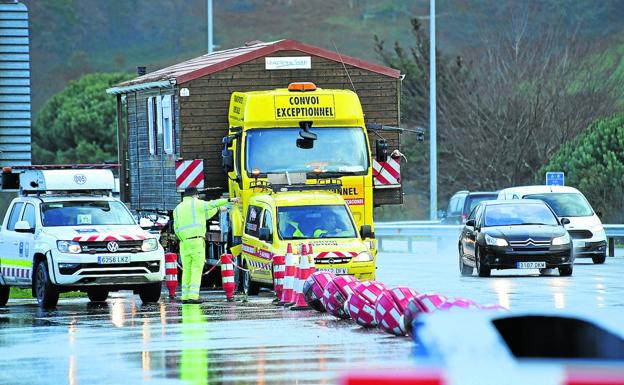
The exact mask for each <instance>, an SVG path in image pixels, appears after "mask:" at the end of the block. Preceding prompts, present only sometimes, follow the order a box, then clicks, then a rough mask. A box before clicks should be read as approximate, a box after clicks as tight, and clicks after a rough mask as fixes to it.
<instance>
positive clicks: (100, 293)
mask: <svg viewBox="0 0 624 385" xmlns="http://www.w3.org/2000/svg"><path fill="white" fill-rule="evenodd" d="M87 296H88V297H89V301H91V302H104V301H106V298H108V290H106V289H101V288H93V289H89V290H88V291H87Z"/></svg>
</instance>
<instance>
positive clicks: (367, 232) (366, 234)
mask: <svg viewBox="0 0 624 385" xmlns="http://www.w3.org/2000/svg"><path fill="white" fill-rule="evenodd" d="M374 236H375V234H373V229H372V228H371V226H370V225H362V227H360V237H362V239H366V238H372V237H374Z"/></svg>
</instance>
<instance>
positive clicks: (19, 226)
mask: <svg viewBox="0 0 624 385" xmlns="http://www.w3.org/2000/svg"><path fill="white" fill-rule="evenodd" d="M15 232H17V233H34V232H35V229H33V228H32V227H30V223H28V222H26V221H18V222H17V223H16V224H15Z"/></svg>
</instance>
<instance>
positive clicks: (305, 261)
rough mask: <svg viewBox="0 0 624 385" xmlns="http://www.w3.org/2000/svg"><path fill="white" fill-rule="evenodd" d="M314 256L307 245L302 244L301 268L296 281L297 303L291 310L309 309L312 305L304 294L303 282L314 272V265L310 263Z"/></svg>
mask: <svg viewBox="0 0 624 385" xmlns="http://www.w3.org/2000/svg"><path fill="white" fill-rule="evenodd" d="M310 259H312V256H311V255H310V254H309V253H308V251H307V250H306V247H305V245H303V246H301V256H300V257H299V269H298V271H297V278H296V279H297V280H296V282H295V304H294V305H293V306H292V307H291V308H290V310H308V309H310V307H309V306H308V304H307V303H306V301H305V297H304V295H303V283H304V282H305V281H306V280H307V279H308V278H309V277H310V275H311V274H312V266H313V264H312V263H310Z"/></svg>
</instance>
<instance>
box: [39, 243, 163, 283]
mask: <svg viewBox="0 0 624 385" xmlns="http://www.w3.org/2000/svg"><path fill="white" fill-rule="evenodd" d="M103 256H115V257H123V256H129V257H130V262H129V263H118V264H100V263H98V257H103ZM50 263H51V264H52V269H53V271H54V274H53V279H54V281H55V282H56V284H57V285H61V286H95V285H98V286H99V285H120V286H125V285H127V286H133V285H140V284H146V283H152V282H159V281H162V280H163V278H164V274H165V255H164V252H163V250H162V249H159V250H155V251H150V252H144V253H135V254H132V253H115V254H112V253H111V254H64V253H54V254H53V255H52V258H51V261H50Z"/></svg>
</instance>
